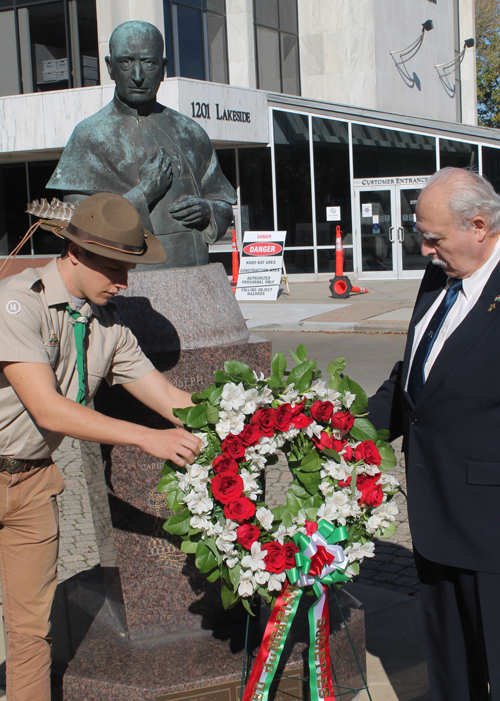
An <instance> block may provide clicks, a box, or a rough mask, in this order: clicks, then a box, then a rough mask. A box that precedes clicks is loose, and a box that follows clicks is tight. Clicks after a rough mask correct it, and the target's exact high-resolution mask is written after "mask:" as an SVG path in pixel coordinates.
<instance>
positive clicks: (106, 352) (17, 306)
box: [0, 259, 154, 460]
mask: <svg viewBox="0 0 500 701" xmlns="http://www.w3.org/2000/svg"><path fill="white" fill-rule="evenodd" d="M67 304H69V305H70V306H71V307H72V308H73V309H74V308H75V306H74V301H73V300H72V299H71V295H70V294H69V292H68V290H67V289H66V285H65V284H64V282H63V279H62V277H61V275H60V273H59V269H58V267H57V259H54V260H53V261H51V262H50V263H49V264H48V265H47V266H45V267H44V268H38V269H36V270H34V269H32V268H30V269H28V270H25V271H24V272H22V273H20V274H19V275H13V276H12V277H9V278H6V279H5V280H2V281H0V361H7V362H9V361H14V362H16V361H17V362H24V363H47V364H50V365H51V366H52V369H53V370H54V374H55V376H56V378H57V386H58V388H59V391H60V392H61V394H62V395H63V396H64V397H68V398H69V399H73V400H75V399H76V396H77V394H78V373H77V370H76V346H75V336H74V330H73V324H74V322H73V320H72V319H71V317H70V315H69V314H68V312H67V311H65V309H66V305H67ZM80 313H81V314H82V316H87V317H89V330H88V332H87V339H88V350H87V398H86V401H87V404H88V403H89V402H90V401H91V399H92V398H93V396H94V395H95V393H96V391H97V388H98V387H99V384H100V383H101V381H102V379H103V378H105V379H106V381H107V382H108V384H110V385H113V384H125V383H127V382H134V381H136V380H140V379H141V378H142V377H144V376H145V375H147V374H148V373H150V372H151V371H152V370H153V369H154V366H153V365H152V363H151V362H150V361H149V360H148V359H147V358H146V356H145V355H144V353H143V352H142V350H141V349H140V347H139V345H138V343H137V339H136V338H135V336H134V335H133V333H132V332H131V331H130V329H128V328H127V327H126V326H123V324H122V323H121V322H120V319H119V317H118V314H117V312H116V306H115V305H114V304H113V303H112V302H109V303H108V304H107V305H106V306H104V307H100V306H97V305H89V304H88V303H85V304H84V305H83V307H82V308H81V309H80ZM63 437H64V436H62V435H60V434H59V433H53V432H49V431H45V430H44V429H42V428H40V427H39V426H37V425H36V423H35V422H34V421H33V419H32V418H31V416H30V415H29V414H28V412H27V411H26V408H25V407H24V405H23V404H22V403H21V401H20V400H19V398H18V397H17V395H16V393H15V392H14V390H13V389H12V387H11V386H10V384H9V383H8V381H7V379H6V377H5V375H4V374H3V373H2V372H1V371H0V456H2V457H16V458H24V459H25V460H29V459H36V458H45V457H49V456H50V454H51V453H52V451H53V450H55V448H57V447H58V445H59V444H60V443H61V441H62V439H63Z"/></svg>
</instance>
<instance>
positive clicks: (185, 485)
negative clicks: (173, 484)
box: [175, 472, 190, 493]
mask: <svg viewBox="0 0 500 701" xmlns="http://www.w3.org/2000/svg"><path fill="white" fill-rule="evenodd" d="M175 476H176V477H177V482H178V484H179V489H181V490H182V491H183V492H184V493H186V492H187V490H188V489H189V487H190V484H189V476H188V474H187V472H186V473H184V472H176V473H175Z"/></svg>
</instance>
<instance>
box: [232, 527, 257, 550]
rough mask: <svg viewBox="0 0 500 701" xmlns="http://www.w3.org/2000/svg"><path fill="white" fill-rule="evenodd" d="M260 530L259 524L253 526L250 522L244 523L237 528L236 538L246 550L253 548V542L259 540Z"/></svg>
mask: <svg viewBox="0 0 500 701" xmlns="http://www.w3.org/2000/svg"><path fill="white" fill-rule="evenodd" d="M259 536H260V530H259V529H258V528H257V526H252V524H250V523H244V524H243V525H242V526H238V528H237V529H236V540H237V541H238V543H239V544H240V545H242V546H243V547H244V548H245V549H246V550H251V548H252V543H255V541H256V540H259Z"/></svg>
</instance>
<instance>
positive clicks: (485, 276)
mask: <svg viewBox="0 0 500 701" xmlns="http://www.w3.org/2000/svg"><path fill="white" fill-rule="evenodd" d="M499 261H500V238H499V239H498V240H497V242H496V244H495V247H494V249H493V251H492V253H491V256H490V257H489V258H488V260H487V261H486V263H484V264H483V265H482V266H481V267H480V268H479V269H478V270H476V272H475V273H472V275H471V276H470V277H468V278H465V279H464V280H463V282H462V284H463V289H462V290H461V291H460V292H459V293H458V297H457V299H456V300H455V303H454V305H453V306H452V308H451V309H450V311H449V312H448V315H447V316H446V318H445V320H444V322H443V325H442V326H441V329H440V331H439V334H438V337H437V338H436V340H435V341H434V344H433V346H432V348H431V352H430V353H429V357H428V358H427V362H426V363H425V367H424V378H425V379H426V380H427V377H428V375H429V373H430V371H431V368H432V366H433V365H434V363H435V361H436V358H437V357H438V355H439V354H440V352H441V350H442V348H443V346H444V344H445V341H446V340H447V339H448V338H449V337H450V336H451V334H452V333H453V332H454V331H455V329H456V328H458V326H459V325H460V324H461V323H462V321H463V320H464V319H465V317H466V316H467V314H468V313H469V312H470V310H471V309H472V307H473V306H474V305H475V304H476V302H477V300H478V299H479V297H480V296H481V293H482V291H483V289H484V286H485V285H486V283H487V282H488V280H489V277H490V275H491V273H492V272H493V270H494V269H495V268H496V266H497V264H498V262H499ZM455 279H456V278H450V277H449V278H448V281H447V283H446V285H445V287H444V289H443V291H442V292H441V294H439V295H438V297H437V298H436V301H435V302H434V304H432V305H431V306H430V307H429V309H428V310H427V312H426V313H425V314H424V316H423V317H422V318H421V319H420V321H419V322H418V324H417V325H416V327H415V337H414V339H413V346H412V349H411V356H410V365H409V370H411V366H412V363H413V357H414V355H415V351H416V350H417V348H418V345H419V343H420V341H421V340H422V336H423V335H424V333H425V330H426V329H427V326H428V325H429V322H430V320H431V319H432V317H433V315H434V312H435V311H436V310H437V308H438V307H439V305H440V304H441V302H442V301H443V299H444V296H445V294H446V292H447V290H448V287H449V285H450V283H451V282H453V281H454V280H455ZM498 293H499V294H500V290H498ZM493 301H494V300H493V299H491V300H490V303H492V302H493ZM408 375H409V372H408ZM405 389H408V377H407V378H406V384H405Z"/></svg>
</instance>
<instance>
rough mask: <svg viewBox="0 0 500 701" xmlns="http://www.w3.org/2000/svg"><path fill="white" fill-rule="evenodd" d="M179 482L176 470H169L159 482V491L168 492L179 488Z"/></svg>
mask: <svg viewBox="0 0 500 701" xmlns="http://www.w3.org/2000/svg"><path fill="white" fill-rule="evenodd" d="M178 484H179V483H178V481H177V477H176V475H175V473H174V472H169V473H168V474H167V475H165V477H162V478H161V480H160V481H159V482H158V491H159V492H162V493H168V492H171V491H172V490H175V489H178V488H179V487H178V486H177V485H178Z"/></svg>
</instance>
